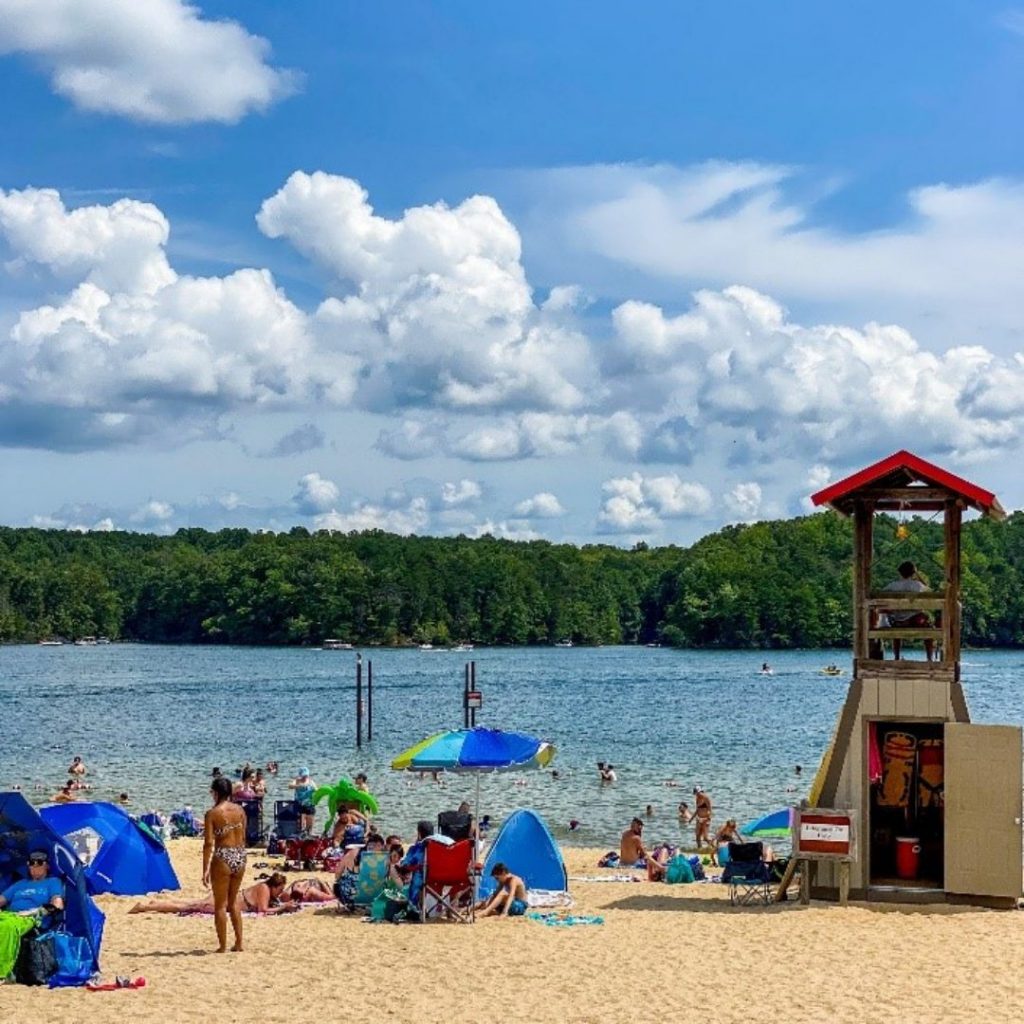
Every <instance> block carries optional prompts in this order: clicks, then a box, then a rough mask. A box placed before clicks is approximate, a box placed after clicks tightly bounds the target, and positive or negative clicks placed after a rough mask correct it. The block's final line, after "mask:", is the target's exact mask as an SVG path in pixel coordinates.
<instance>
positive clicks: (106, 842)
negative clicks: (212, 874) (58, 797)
mask: <svg viewBox="0 0 1024 1024" xmlns="http://www.w3.org/2000/svg"><path fill="white" fill-rule="evenodd" d="M39 813H40V814H41V815H42V818H43V821H45V822H46V824H47V825H49V826H50V828H52V829H53V830H54V831H55V832H58V833H60V835H61V836H63V837H64V839H65V840H67V842H68V843H69V844H70V845H71V846H72V847H73V848H74V850H75V851H76V853H77V854H78V858H79V860H80V861H81V862H82V864H83V866H84V868H85V879H86V882H87V883H88V885H89V891H90V892H91V893H93V894H94V895H95V894H96V893H101V892H112V893H116V894H117V895H118V896H141V895H143V894H144V893H147V892H159V891H160V890H162V889H180V888H181V885H180V884H179V882H178V876H177V875H176V874H175V873H174V868H173V867H172V866H171V859H170V857H168V856H167V850H166V849H164V844H163V843H162V842H161V841H160V839H158V838H157V836H155V835H154V834H153V833H152V832H151V831H150V830H149V829H148V828H147V827H146V826H145V825H141V824H139V822H137V821H136V820H135V819H134V818H133V817H132V816H131V815H130V814H128V812H127V811H125V809H124V808H123V807H118V806H116V805H115V804H108V803H73V804H54V805H53V806H52V807H44V808H43V809H42V810H41V811H40V812H39Z"/></svg>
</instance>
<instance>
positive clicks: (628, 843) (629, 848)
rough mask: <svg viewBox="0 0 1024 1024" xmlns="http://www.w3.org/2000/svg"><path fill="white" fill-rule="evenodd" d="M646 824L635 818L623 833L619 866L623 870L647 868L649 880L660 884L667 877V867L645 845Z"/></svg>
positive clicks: (620, 842)
mask: <svg viewBox="0 0 1024 1024" xmlns="http://www.w3.org/2000/svg"><path fill="white" fill-rule="evenodd" d="M643 834H644V823H643V821H642V820H641V819H640V818H634V819H633V820H632V821H631V822H630V823H629V828H627V829H626V831H625V832H623V833H622V839H621V840H620V841H619V866H620V867H623V868H632V867H637V868H642V867H646V868H647V880H648V881H649V882H660V881H661V880H662V879H663V878H664V877H665V865H664V864H662V863H660V862H659V861H658V860H656V859H655V858H654V857H652V856H651V855H650V854H649V853H648V852H647V851H646V850H645V849H644V844H643Z"/></svg>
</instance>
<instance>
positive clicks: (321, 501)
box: [292, 473, 341, 516]
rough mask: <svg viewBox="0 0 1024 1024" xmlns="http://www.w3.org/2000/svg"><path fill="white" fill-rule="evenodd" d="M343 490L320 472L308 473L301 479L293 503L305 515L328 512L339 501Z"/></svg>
mask: <svg viewBox="0 0 1024 1024" xmlns="http://www.w3.org/2000/svg"><path fill="white" fill-rule="evenodd" d="M340 494H341V492H340V491H339V490H338V485H337V484H336V483H334V481H333V480H328V479H326V478H325V477H322V476H321V475H320V474H319V473H307V474H306V475H305V476H304V477H302V478H301V479H300V480H299V487H298V490H297V491H296V492H295V494H294V496H293V497H292V503H293V504H294V505H295V507H296V508H297V509H298V510H299V511H300V512H301V513H302V514H303V515H310V516H311V515H315V514H316V513H317V512H327V511H328V509H331V508H332V507H333V506H334V505H335V504H336V503H337V501H338V497H339V495H340Z"/></svg>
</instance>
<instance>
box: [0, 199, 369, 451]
mask: <svg viewBox="0 0 1024 1024" xmlns="http://www.w3.org/2000/svg"><path fill="white" fill-rule="evenodd" d="M167 235H168V226H167V222H166V220H165V219H164V217H163V215H162V214H161V213H160V211H159V210H157V209H156V207H154V206H151V205H150V204H146V203H137V202H134V201H130V200H121V201H118V202H115V203H114V204H112V205H111V206H109V207H102V206H89V207H82V208H80V209H77V210H71V211H69V210H67V209H66V208H65V206H64V204H63V203H62V202H61V200H60V197H59V195H58V194H57V193H55V192H53V191H50V190H37V189H26V190H24V191H22V192H7V193H2V192H0V238H3V239H5V240H6V242H7V243H8V245H9V246H10V248H11V250H12V252H13V253H14V256H15V262H16V263H17V262H19V261H20V263H21V264H25V263H26V262H33V263H37V264H40V265H44V266H46V267H47V268H49V269H50V270H52V271H54V273H56V274H57V275H58V276H59V277H70V278H72V280H78V281H79V283H78V284H77V285H76V286H75V287H74V288H73V289H72V291H71V292H70V293H69V294H67V295H66V296H65V297H64V298H63V299H61V300H59V301H58V302H56V303H55V304H53V305H44V306H39V307H37V308H35V309H30V310H26V311H24V312H22V313H21V315H20V316H19V317H18V318H17V321H16V323H15V325H14V327H13V328H12V329H11V332H10V335H9V339H8V340H7V341H6V342H2V341H0V441H3V440H7V441H8V442H10V443H20V444H31V445H35V446H40V447H52V448H58V449H61V448H64V449H72V450H75V449H80V448H88V447H100V446H104V445H109V444H116V443H127V442H133V441H134V442H137V441H140V440H143V439H146V438H149V437H152V436H154V435H160V434H163V435H165V436H166V437H167V439H168V440H173V442H174V443H176V444H180V443H183V442H185V441H188V440H190V439H192V438H194V437H197V436H210V435H215V434H216V433H218V427H217V418H218V416H219V415H220V414H221V413H223V412H224V411H226V410H228V409H231V408H236V407H239V406H255V407H260V406H263V407H277V408H293V407H298V406H300V405H303V404H308V403H311V402H317V401H323V402H326V403H330V404H335V405H344V404H347V403H348V401H349V400H350V398H351V395H352V393H353V391H354V388H355V377H354V374H355V371H356V369H357V363H356V361H355V360H353V359H352V358H349V357H346V356H345V355H344V354H341V353H338V352H331V351H325V350H318V349H317V344H316V339H315V337H314V335H313V333H312V331H311V330H310V325H309V319H308V317H307V316H306V314H305V313H303V312H302V311H301V310H300V309H299V308H298V307H296V306H295V305H294V304H292V303H291V302H290V301H289V300H288V299H287V297H286V296H285V295H284V294H283V292H281V291H280V290H279V289H278V288H277V286H276V284H275V282H274V280H273V278H272V276H271V275H270V273H269V271H266V270H239V271H236V272H234V273H232V274H229V275H228V276H226V277H205V278H202V277H189V276H179V275H178V274H176V273H175V272H174V270H173V269H172V268H171V267H170V266H169V264H168V263H167V259H166V255H165V252H164V246H165V243H166V241H167Z"/></svg>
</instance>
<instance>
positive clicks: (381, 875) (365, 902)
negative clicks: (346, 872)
mask: <svg viewBox="0 0 1024 1024" xmlns="http://www.w3.org/2000/svg"><path fill="white" fill-rule="evenodd" d="M389 858H390V855H389V854H388V853H387V852H386V851H384V850H381V851H379V852H376V853H375V852H374V851H372V850H371V851H370V852H369V853H367V852H366V851H365V850H364V851H363V853H361V854H360V855H359V874H358V875H357V876H356V894H355V905H356V906H357V907H369V906H371V905H372V904H373V901H374V900H375V899H376V898H377V897H378V896H379V895H380V894H381V893H382V892H383V891H384V886H385V885H387V884H388V861H389Z"/></svg>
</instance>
